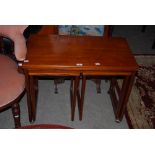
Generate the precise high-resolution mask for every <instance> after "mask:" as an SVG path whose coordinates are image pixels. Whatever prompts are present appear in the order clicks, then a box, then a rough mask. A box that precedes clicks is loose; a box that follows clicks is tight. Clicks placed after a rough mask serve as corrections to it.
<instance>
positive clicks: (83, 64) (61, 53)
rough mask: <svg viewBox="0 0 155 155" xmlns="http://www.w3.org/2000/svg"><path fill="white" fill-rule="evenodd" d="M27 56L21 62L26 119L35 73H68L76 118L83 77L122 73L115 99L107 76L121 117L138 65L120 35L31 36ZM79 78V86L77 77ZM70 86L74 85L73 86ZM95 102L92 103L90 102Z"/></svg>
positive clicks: (32, 115)
mask: <svg viewBox="0 0 155 155" xmlns="http://www.w3.org/2000/svg"><path fill="white" fill-rule="evenodd" d="M27 47H28V53H27V58H26V59H27V60H26V61H25V62H24V63H23V64H21V68H22V69H23V71H24V73H25V76H26V89H27V96H28V103H29V116H30V121H32V120H35V117H36V116H35V115H36V100H37V98H36V96H37V91H36V85H37V77H38V76H45V75H46V76H67V77H69V76H72V77H74V81H73V83H72V84H71V90H73V91H71V92H72V93H71V94H73V95H71V105H72V118H73V117H74V110H75V106H76V97H77V99H78V105H79V114H80V120H82V112H83V103H84V94H85V93H84V92H85V85H86V78H87V77H88V76H90V77H96V76H97V77H100V76H110V77H113V78H112V79H114V78H115V77H117V76H122V77H124V82H123V87H122V89H120V91H119V95H118V101H117V102H116V101H115V97H116V94H115V91H114V88H115V86H116V85H115V83H114V82H113V81H114V80H111V86H110V91H109V92H110V96H111V98H112V102H113V107H114V112H115V117H116V120H117V121H121V120H122V117H123V114H124V110H125V107H126V104H127V100H128V97H129V94H130V91H131V87H132V83H133V79H134V74H135V72H136V71H137V69H138V66H137V64H136V61H135V59H134V56H133V55H132V54H131V51H130V49H129V47H128V43H127V41H126V40H125V39H123V38H106V37H105V38H103V37H94V36H59V35H40V36H37V35H36V36H32V37H31V38H30V39H29V40H28V46H27ZM80 78H81V79H82V89H81V90H80V89H79V80H80ZM73 86H74V88H73ZM94 104H95V103H94Z"/></svg>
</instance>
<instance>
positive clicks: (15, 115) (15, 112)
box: [12, 103, 21, 128]
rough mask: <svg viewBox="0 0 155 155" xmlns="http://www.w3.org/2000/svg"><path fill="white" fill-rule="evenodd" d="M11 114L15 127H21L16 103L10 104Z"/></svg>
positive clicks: (18, 108)
mask: <svg viewBox="0 0 155 155" xmlns="http://www.w3.org/2000/svg"><path fill="white" fill-rule="evenodd" d="M12 114H13V118H14V123H15V128H19V127H21V123H20V107H19V104H18V103H14V104H13V105H12Z"/></svg>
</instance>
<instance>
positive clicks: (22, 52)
mask: <svg viewBox="0 0 155 155" xmlns="http://www.w3.org/2000/svg"><path fill="white" fill-rule="evenodd" d="M27 27H28V26H27V25H0V35H1V36H4V37H9V39H12V41H13V42H14V54H15V56H16V59H17V60H19V61H23V60H24V59H25V57H26V53H27V48H26V40H25V37H24V36H23V32H24V30H25V29H26V28H27Z"/></svg>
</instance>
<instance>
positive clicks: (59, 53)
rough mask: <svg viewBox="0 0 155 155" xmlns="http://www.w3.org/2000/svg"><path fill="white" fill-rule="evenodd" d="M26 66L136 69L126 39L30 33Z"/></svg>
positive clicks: (79, 68) (104, 69)
mask: <svg viewBox="0 0 155 155" xmlns="http://www.w3.org/2000/svg"><path fill="white" fill-rule="evenodd" d="M27 45H28V46H27V47H28V53H27V58H26V59H27V60H28V62H26V63H24V64H23V68H27V69H38V68H39V69H47V68H48V69H67V70H82V71H84V70H87V71H88V70H102V71H136V70H137V69H138V65H137V63H136V61H135V58H134V56H133V55H132V53H131V51H130V49H129V46H128V43H127V41H126V39H123V38H108V39H107V38H103V37H96V36H95V37H94V36H60V35H46V36H45V35H40V36H39V35H34V36H31V37H30V39H29V40H28V44H27Z"/></svg>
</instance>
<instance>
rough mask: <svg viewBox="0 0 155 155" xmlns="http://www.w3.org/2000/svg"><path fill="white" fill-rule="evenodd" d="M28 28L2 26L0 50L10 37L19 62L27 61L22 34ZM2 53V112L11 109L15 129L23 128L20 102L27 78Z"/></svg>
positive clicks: (0, 97) (0, 86)
mask: <svg viewBox="0 0 155 155" xmlns="http://www.w3.org/2000/svg"><path fill="white" fill-rule="evenodd" d="M26 27H27V26H25V27H23V26H21V27H20V26H17V27H16V26H0V34H1V36H0V45H1V46H0V49H1V52H2V48H3V38H4V37H6V36H7V37H8V39H10V38H11V39H12V41H13V42H14V44H15V45H14V47H15V50H14V54H15V56H16V58H17V60H19V61H21V60H24V59H25V56H26V55H25V54H26V48H25V47H26V45H25V41H24V37H23V36H22V33H23V31H24V29H25V28H26ZM4 54H5V51H3V54H2V53H0V110H3V109H5V108H8V107H11V108H12V113H13V118H14V123H15V128H18V127H20V126H21V123H20V107H19V101H20V99H21V98H22V96H23V94H24V92H25V76H24V75H23V74H21V73H19V72H18V65H17V63H16V62H15V61H14V60H13V59H11V58H9V57H8V56H7V55H4Z"/></svg>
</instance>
